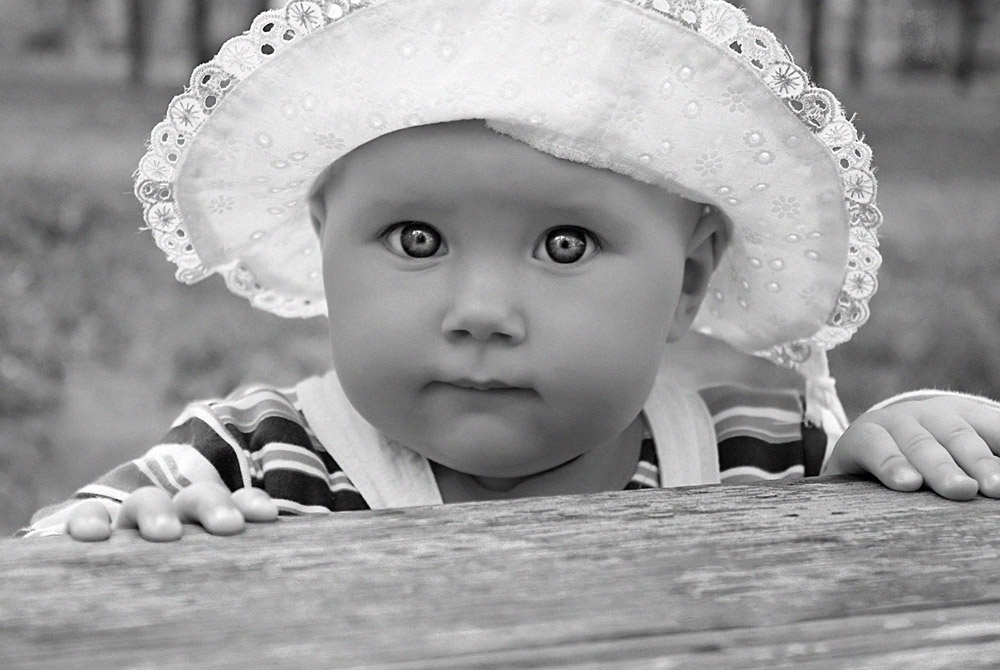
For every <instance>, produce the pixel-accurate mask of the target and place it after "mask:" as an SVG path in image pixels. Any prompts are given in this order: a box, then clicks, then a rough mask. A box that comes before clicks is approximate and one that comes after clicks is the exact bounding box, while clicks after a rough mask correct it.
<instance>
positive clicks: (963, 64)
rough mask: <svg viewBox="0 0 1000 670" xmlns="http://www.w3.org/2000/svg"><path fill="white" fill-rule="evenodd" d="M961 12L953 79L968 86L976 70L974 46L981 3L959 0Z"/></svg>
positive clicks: (981, 13)
mask: <svg viewBox="0 0 1000 670" xmlns="http://www.w3.org/2000/svg"><path fill="white" fill-rule="evenodd" d="M959 11H960V12H961V18H960V25H959V33H958V62H957V64H956V65H955V79H957V80H958V82H959V84H961V85H963V86H964V87H968V86H969V85H970V84H971V83H972V76H973V74H974V73H975V70H976V46H977V44H978V42H979V28H980V26H981V25H982V23H983V19H984V18H985V17H984V16H983V11H982V5H981V3H980V1H979V0H960V2H959Z"/></svg>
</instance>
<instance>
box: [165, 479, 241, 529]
mask: <svg viewBox="0 0 1000 670" xmlns="http://www.w3.org/2000/svg"><path fill="white" fill-rule="evenodd" d="M174 504H175V505H177V510H178V511H179V512H180V514H181V519H183V520H184V521H187V522H192V523H197V524H200V525H201V526H202V527H203V528H204V529H205V530H207V531H208V532H209V533H211V534H213V535H235V534H236V533H239V532H241V531H242V530H243V527H244V525H245V523H244V521H243V514H242V512H240V510H239V509H238V508H237V507H236V505H234V504H233V499H232V497H231V494H230V493H229V489H228V488H226V487H225V486H223V485H222V484H219V483H216V482H198V483H196V484H191V485H190V486H186V487H184V488H182V489H181V490H180V491H178V492H177V495H175V496H174Z"/></svg>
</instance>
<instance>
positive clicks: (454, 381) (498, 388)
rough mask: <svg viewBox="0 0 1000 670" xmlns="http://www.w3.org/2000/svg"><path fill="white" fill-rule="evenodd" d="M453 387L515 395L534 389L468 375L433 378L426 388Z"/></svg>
mask: <svg viewBox="0 0 1000 670" xmlns="http://www.w3.org/2000/svg"><path fill="white" fill-rule="evenodd" d="M434 387H439V388H453V389H459V390H462V391H469V392H478V393H482V394H483V395H515V394H518V393H522V394H523V393H534V390H533V389H532V388H531V387H530V386H527V385H524V384H519V383H510V382H506V381H503V380H501V379H492V378H491V379H473V378H470V377H458V378H450V379H443V380H435V381H433V382H431V383H430V384H428V388H434Z"/></svg>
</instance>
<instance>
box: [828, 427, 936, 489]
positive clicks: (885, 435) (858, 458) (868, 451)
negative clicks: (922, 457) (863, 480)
mask: <svg viewBox="0 0 1000 670" xmlns="http://www.w3.org/2000/svg"><path fill="white" fill-rule="evenodd" d="M842 443H843V444H842ZM838 453H840V454H849V456H842V457H840V459H841V460H840V461H839V462H836V463H833V462H831V463H830V467H828V470H827V471H828V472H829V473H830V474H837V473H847V474H851V473H857V472H870V473H871V474H873V475H875V476H876V477H878V479H879V481H881V482H882V483H883V484H885V485H886V486H888V487H889V488H891V489H895V490H896V491H916V490H917V489H919V488H920V486H921V484H923V478H922V477H921V476H920V473H919V472H917V471H916V470H915V469H913V467H912V466H911V465H910V462H909V461H907V460H906V457H905V456H903V454H902V452H901V451H900V450H899V446H898V445H897V444H896V441H895V440H894V439H892V435H890V434H889V432H888V431H887V430H886V429H885V428H883V427H882V426H881V425H879V424H877V423H869V422H862V423H856V424H854V425H852V426H851V427H850V428H849V429H848V430H847V432H845V433H844V435H843V436H842V437H841V438H840V440H839V441H838V442H837V448H836V449H834V451H833V456H832V457H831V461H832V460H833V459H834V458H837V457H838Z"/></svg>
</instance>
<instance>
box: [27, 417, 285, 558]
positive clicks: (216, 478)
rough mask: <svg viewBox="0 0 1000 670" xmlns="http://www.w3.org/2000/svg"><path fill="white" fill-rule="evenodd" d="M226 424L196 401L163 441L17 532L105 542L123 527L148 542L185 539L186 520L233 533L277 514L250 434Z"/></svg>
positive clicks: (33, 519) (212, 531)
mask: <svg viewBox="0 0 1000 670" xmlns="http://www.w3.org/2000/svg"><path fill="white" fill-rule="evenodd" d="M224 424H225V417H220V416H218V415H217V414H216V413H215V412H214V411H213V406H212V404H211V403H195V404H193V405H191V406H189V407H188V408H187V409H186V410H185V411H184V413H183V414H182V415H181V416H180V417H179V418H178V420H177V421H176V422H175V424H174V427H173V428H171V430H170V431H169V432H168V433H167V435H166V436H165V437H164V439H163V440H162V443H161V444H159V445H157V446H155V447H153V448H152V449H150V450H149V451H148V452H147V453H146V454H145V455H143V456H141V457H139V458H137V459H134V460H132V461H129V462H127V463H123V464H122V465H120V466H118V467H116V468H115V469H113V470H112V471H110V472H109V473H107V474H106V475H104V476H103V477H101V478H99V479H98V480H97V481H95V482H94V483H92V484H89V485H87V486H84V487H83V488H81V489H80V490H79V491H77V493H76V494H75V495H74V496H73V497H72V498H71V499H69V500H67V501H65V502H63V503H59V504H57V505H53V506H51V507H47V508H45V509H42V510H40V511H39V512H37V513H36V514H35V515H34V516H33V517H32V520H31V526H30V527H28V528H26V529H24V530H22V531H20V532H19V533H18V536H20V537H41V536H46V535H61V534H69V535H70V536H71V537H73V538H74V539H78V540H104V539H107V538H108V537H109V536H110V535H111V533H112V531H113V530H114V529H116V528H135V529H137V530H138V532H139V535H140V536H141V537H143V538H145V539H147V540H154V541H163V540H175V539H178V538H179V537H180V536H181V534H182V526H181V524H182V522H191V523H198V524H200V525H202V526H203V527H204V528H205V529H206V530H207V531H208V532H210V533H213V534H219V535H229V534H233V533H237V532H240V531H241V530H242V529H243V523H244V521H245V520H249V521H265V520H270V519H274V518H276V517H277V513H278V510H277V507H276V506H275V504H274V502H273V501H272V500H271V499H270V496H269V495H268V494H267V493H266V492H265V491H263V490H260V489H255V488H253V487H252V483H251V473H252V472H254V465H253V463H252V460H251V458H250V454H249V452H248V450H247V449H246V447H247V446H248V445H247V444H244V442H246V439H245V438H246V436H245V435H243V434H242V433H241V432H240V431H238V430H235V431H230V430H227V427H226V425H224ZM231 491H232V493H230V492H231Z"/></svg>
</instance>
